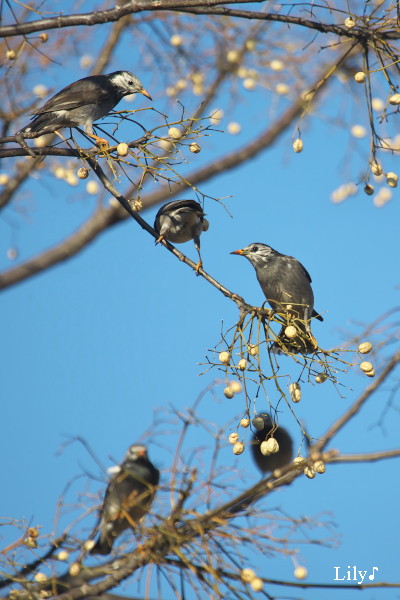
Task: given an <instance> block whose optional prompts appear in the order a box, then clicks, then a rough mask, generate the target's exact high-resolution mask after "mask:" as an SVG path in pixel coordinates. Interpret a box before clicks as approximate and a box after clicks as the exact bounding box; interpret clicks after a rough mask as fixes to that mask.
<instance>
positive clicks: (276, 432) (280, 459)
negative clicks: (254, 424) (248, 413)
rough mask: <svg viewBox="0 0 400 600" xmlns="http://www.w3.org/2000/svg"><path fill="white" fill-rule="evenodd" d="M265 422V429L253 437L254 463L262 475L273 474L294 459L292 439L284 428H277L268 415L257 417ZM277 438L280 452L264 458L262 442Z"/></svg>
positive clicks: (262, 414) (257, 431)
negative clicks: (261, 447) (261, 448)
mask: <svg viewBox="0 0 400 600" xmlns="http://www.w3.org/2000/svg"><path fill="white" fill-rule="evenodd" d="M256 416H257V417H261V418H262V419H263V421H264V427H263V428H262V429H261V430H256V431H255V433H254V437H253V444H252V446H251V451H252V453H253V458H254V462H255V463H256V465H257V467H258V468H259V469H260V471H261V472H262V473H267V472H272V471H274V470H275V469H279V468H280V467H283V466H284V465H287V464H288V463H290V462H291V460H292V457H293V442H292V438H291V437H290V435H289V434H288V432H287V431H286V429H284V428H283V427H276V426H275V425H274V424H273V422H272V419H271V417H270V416H269V415H268V414H266V413H260V414H258V415H256ZM271 437H273V438H275V439H276V441H277V442H278V444H279V451H278V452H276V453H275V454H269V455H268V456H264V454H262V453H261V450H260V445H261V442H264V441H265V440H268V439H269V438H271Z"/></svg>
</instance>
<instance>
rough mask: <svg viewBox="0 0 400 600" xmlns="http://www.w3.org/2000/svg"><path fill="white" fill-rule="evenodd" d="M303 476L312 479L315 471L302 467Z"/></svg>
mask: <svg viewBox="0 0 400 600" xmlns="http://www.w3.org/2000/svg"><path fill="white" fill-rule="evenodd" d="M304 475H305V476H306V477H308V478H309V479H314V477H315V471H314V469H312V468H311V467H304Z"/></svg>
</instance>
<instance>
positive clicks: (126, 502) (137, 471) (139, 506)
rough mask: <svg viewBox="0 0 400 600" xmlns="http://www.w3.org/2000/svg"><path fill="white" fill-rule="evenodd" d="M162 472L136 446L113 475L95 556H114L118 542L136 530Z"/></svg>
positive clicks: (145, 453)
mask: <svg viewBox="0 0 400 600" xmlns="http://www.w3.org/2000/svg"><path fill="white" fill-rule="evenodd" d="M159 478H160V472H159V470H158V469H156V467H155V466H154V465H153V464H152V463H151V462H150V460H149V459H148V457H147V450H146V447H145V446H142V445H141V444H133V445H132V446H130V448H129V449H128V452H127V454H126V456H125V458H124V460H123V461H122V463H121V464H120V465H119V469H118V472H116V473H115V474H114V475H112V477H111V479H110V482H109V484H108V487H107V490H106V493H105V497H104V502H103V507H102V509H101V513H100V524H99V529H100V535H99V538H98V540H97V542H96V544H95V546H94V547H93V548H92V550H91V551H90V553H91V554H110V552H111V550H112V546H113V543H114V540H115V539H116V538H117V537H118V536H119V535H120V534H121V533H122V532H123V531H125V529H129V527H131V528H132V529H135V527H136V526H137V524H138V523H139V522H140V521H141V520H142V519H143V518H144V517H145V515H146V514H147V513H148V511H149V509H150V505H151V503H152V501H153V499H154V495H155V492H156V486H157V485H158V482H159Z"/></svg>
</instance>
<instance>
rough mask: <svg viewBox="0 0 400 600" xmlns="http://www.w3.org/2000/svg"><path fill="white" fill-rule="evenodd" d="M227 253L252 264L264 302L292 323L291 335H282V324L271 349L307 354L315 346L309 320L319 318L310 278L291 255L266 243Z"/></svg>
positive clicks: (283, 330) (314, 348)
mask: <svg viewBox="0 0 400 600" xmlns="http://www.w3.org/2000/svg"><path fill="white" fill-rule="evenodd" d="M231 254H237V255H240V256H245V257H246V258H247V259H248V260H249V261H250V262H251V264H252V265H253V267H254V269H255V271H256V275H257V279H258V282H259V284H260V286H261V289H262V291H263V292H264V295H265V297H266V299H267V300H268V303H269V304H270V306H271V307H272V309H273V310H274V311H275V312H277V313H283V314H284V315H287V316H288V319H289V322H290V324H292V325H294V327H295V331H294V336H291V337H290V338H289V337H288V336H287V335H286V333H285V330H286V329H287V325H285V326H283V327H282V329H281V331H280V333H279V335H278V337H277V340H276V341H275V343H274V344H273V345H272V349H273V351H274V352H278V353H280V352H282V351H283V352H288V353H293V354H298V353H299V352H300V353H302V354H308V353H310V352H313V351H315V350H316V349H317V348H318V344H317V340H316V339H315V337H314V336H313V334H312V333H311V327H310V320H311V319H318V320H319V321H323V318H322V317H321V315H320V314H318V313H317V312H316V311H315V310H314V294H313V291H312V289H311V277H310V275H309V273H308V271H307V270H306V269H305V268H304V267H303V265H302V264H301V263H300V262H299V261H298V260H297V259H296V258H293V256H286V255H285V254H281V253H280V252H277V251H276V250H274V249H273V248H271V247H270V246H267V245H266V244H259V243H253V244H250V245H249V246H246V247H245V248H242V249H241V250H235V251H234V252H231Z"/></svg>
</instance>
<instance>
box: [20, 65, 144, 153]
mask: <svg viewBox="0 0 400 600" xmlns="http://www.w3.org/2000/svg"><path fill="white" fill-rule="evenodd" d="M136 93H139V94H143V96H146V98H149V100H151V99H152V98H151V96H150V94H149V93H148V92H146V90H145V89H144V87H143V85H142V83H141V82H140V81H139V79H138V78H137V77H136V75H133V74H132V73H129V71H114V72H113V73H108V75H91V76H89V77H84V78H83V79H79V80H78V81H74V83H70V84H69V85H67V87H65V88H63V89H62V90H61V91H60V92H58V93H57V94H56V95H55V96H53V97H52V98H50V100H48V101H47V102H46V104H44V105H43V106H42V107H40V108H36V109H35V110H33V111H32V112H31V113H29V114H30V115H34V116H35V118H34V119H32V121H31V123H30V124H29V125H26V126H25V127H24V128H23V129H21V130H20V131H18V133H17V134H16V135H19V136H22V137H23V136H24V134H26V133H29V134H32V133H35V136H34V137H38V136H40V135H43V134H45V133H51V132H53V131H55V130H57V129H60V128H62V127H83V128H84V131H85V133H86V134H87V135H88V136H89V137H91V138H93V139H94V140H96V143H97V144H104V145H105V146H108V142H107V140H105V139H103V138H101V137H99V136H97V135H96V134H95V133H93V123H94V121H97V120H98V119H102V118H103V117H105V116H106V115H107V114H108V113H109V112H110V111H111V110H112V109H113V108H114V106H115V105H116V104H118V102H119V101H120V100H122V98H123V97H124V96H127V95H128V94H136Z"/></svg>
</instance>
